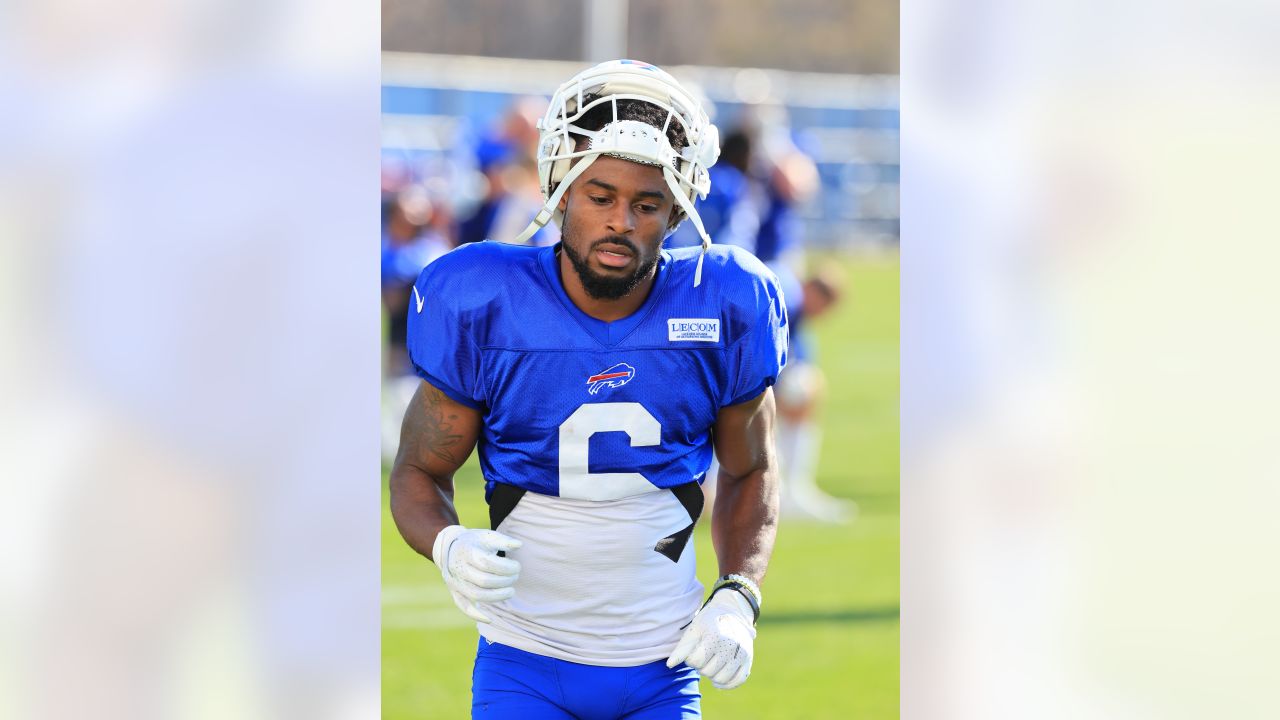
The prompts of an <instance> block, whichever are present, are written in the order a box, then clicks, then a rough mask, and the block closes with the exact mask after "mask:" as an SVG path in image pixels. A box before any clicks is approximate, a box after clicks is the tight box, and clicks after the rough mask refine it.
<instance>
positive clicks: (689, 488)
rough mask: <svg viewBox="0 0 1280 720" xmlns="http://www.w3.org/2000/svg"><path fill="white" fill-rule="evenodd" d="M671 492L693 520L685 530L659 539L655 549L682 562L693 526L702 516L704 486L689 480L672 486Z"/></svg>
mask: <svg viewBox="0 0 1280 720" xmlns="http://www.w3.org/2000/svg"><path fill="white" fill-rule="evenodd" d="M671 494H672V495H675V496H676V499H677V500H679V501H680V504H681V505H683V506H684V509H685V512H687V513H689V520H691V522H690V523H689V526H688V527H686V528H684V529H683V530H680V531H679V532H676V533H674V534H672V535H668V536H667V537H664V538H662V539H661V540H659V541H658V544H657V545H654V546H653V549H654V550H655V551H656V552H658V553H660V554H662V555H664V556H666V558H667V559H668V560H670V561H671V562H680V554H681V553H683V552H684V547H685V545H688V544H689V538H691V537H693V526H694V525H697V524H698V518H699V517H701V516H702V503H703V497H702V487H701V486H700V485H698V483H696V482H689V483H685V484H684V485H677V486H676V487H673V488H671Z"/></svg>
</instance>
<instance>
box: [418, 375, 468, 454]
mask: <svg viewBox="0 0 1280 720" xmlns="http://www.w3.org/2000/svg"><path fill="white" fill-rule="evenodd" d="M423 390H425V392H423V393H422V415H421V421H422V422H421V424H420V425H419V427H417V428H415V429H416V430H417V435H418V437H417V439H418V441H419V442H421V443H422V448H423V449H424V450H426V451H427V452H429V453H431V454H432V455H434V456H436V457H437V458H439V459H441V460H443V461H444V462H447V463H450V464H454V465H457V464H461V462H462V460H465V458H463V459H461V460H460V459H458V458H457V457H455V456H454V447H455V446H456V445H457V443H458V441H459V440H461V439H462V435H461V434H459V433H457V432H455V430H456V427H455V426H456V424H457V422H458V419H459V418H458V415H457V414H456V413H450V412H448V411H447V410H446V409H445V407H444V403H443V401H444V393H442V392H440V390H439V389H437V388H434V387H430V386H424V387H423Z"/></svg>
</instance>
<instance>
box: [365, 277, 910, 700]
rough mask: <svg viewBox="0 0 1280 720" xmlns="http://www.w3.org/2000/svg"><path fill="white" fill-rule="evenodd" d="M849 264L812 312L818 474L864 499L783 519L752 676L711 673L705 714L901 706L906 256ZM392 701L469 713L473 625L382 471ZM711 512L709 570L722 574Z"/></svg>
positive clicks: (478, 513) (385, 659)
mask: <svg viewBox="0 0 1280 720" xmlns="http://www.w3.org/2000/svg"><path fill="white" fill-rule="evenodd" d="M827 261H828V262H838V263H839V264H841V265H843V266H844V268H845V270H846V271H847V276H848V281H849V282H848V286H847V292H846V298H845V302H844V303H843V304H842V305H841V306H839V307H838V308H837V309H836V310H834V311H833V312H832V313H831V314H830V315H829V316H827V317H824V318H822V319H821V320H820V321H818V322H817V323H815V327H814V330H815V331H816V332H817V336H818V342H819V346H818V347H819V359H820V364H821V366H822V367H823V369H824V370H825V372H826V374H827V381H828V385H829V396H828V401H827V404H826V407H825V409H824V411H823V427H824V438H823V454H822V461H821V466H820V471H819V478H818V481H819V484H820V485H821V486H822V487H823V488H824V489H826V490H827V491H828V492H830V493H832V494H834V495H840V496H844V497H849V498H852V499H853V500H855V501H856V502H857V503H858V506H859V515H858V518H857V520H856V521H855V522H854V523H852V524H850V525H848V526H839V527H830V526H822V525H811V524H805V523H794V522H793V523H787V522H784V523H783V524H782V526H781V527H780V529H779V532H778V543H777V547H776V550H775V552H774V555H773V561H772V563H771V564H770V567H769V575H768V578H767V579H766V581H765V584H764V586H763V590H764V595H765V607H764V614H763V616H762V617H761V619H760V625H759V637H758V638H757V639H756V656H755V664H754V667H753V670H752V674H751V679H750V680H748V681H747V683H746V684H745V685H743V686H742V687H741V688H738V689H737V690H732V691H728V692H722V691H719V690H716V689H714V688H712V687H711V684H710V683H709V682H706V681H704V682H703V684H702V691H703V693H704V695H703V714H704V716H706V717H707V718H712V719H713V720H714V719H719V718H723V719H728V718H762V719H768V718H786V719H788V720H800V719H805V720H808V719H818V718H831V719H832V720H849V719H850V718H856V719H858V720H863V719H866V720H881V719H888V718H896V717H898V510H899V505H898V498H899V495H898V261H897V256H896V255H892V256H880V257H870V258H867V257H861V258H846V257H833V258H828V259H827ZM383 484H384V490H383V513H384V514H383V530H382V539H383V543H382V582H383V599H382V608H383V614H382V621H383V630H382V713H383V717H384V718H388V719H390V720H410V719H415V720H416V719H419V718H447V719H453V718H468V717H470V695H471V663H472V659H473V656H474V653H475V646H476V639H477V635H476V630H475V626H474V624H472V623H471V622H470V621H469V620H467V619H466V618H465V617H464V616H463V615H462V614H461V613H460V612H459V611H458V610H457V609H456V608H455V607H454V605H453V603H452V601H451V600H450V599H449V595H448V593H447V592H446V591H445V589H444V584H443V582H442V581H441V580H440V575H439V573H438V572H437V570H436V568H435V566H434V565H432V564H431V563H430V562H429V561H427V560H426V559H424V558H422V557H420V556H418V555H416V554H415V553H413V551H411V550H409V548H408V547H407V546H406V545H405V544H404V542H403V541H402V540H401V539H400V536H399V534H398V533H397V532H396V529H395V526H394V524H393V523H392V522H391V515H390V512H389V510H387V502H386V489H385V474H384V479H383ZM457 485H458V497H457V504H458V511H459V514H460V515H461V519H462V522H463V524H465V525H468V526H472V527H487V526H488V516H487V514H486V509H485V505H484V497H483V494H484V493H483V483H482V481H481V478H480V473H479V467H478V465H477V464H476V462H475V460H474V458H473V459H472V460H471V461H470V462H468V464H467V465H466V467H464V468H463V470H462V471H461V472H460V473H459V474H458V477H457ZM708 526H709V522H708V520H707V518H706V517H705V516H704V518H703V521H702V522H701V523H699V526H698V530H697V533H696V535H695V538H696V541H697V551H698V567H699V573H698V576H699V578H700V579H701V580H702V581H703V582H704V583H707V584H709V583H710V582H711V581H713V580H714V579H715V578H716V576H717V572H716V566H715V561H714V554H713V553H712V550H711V542H710V537H709V534H708V532H707V528H708Z"/></svg>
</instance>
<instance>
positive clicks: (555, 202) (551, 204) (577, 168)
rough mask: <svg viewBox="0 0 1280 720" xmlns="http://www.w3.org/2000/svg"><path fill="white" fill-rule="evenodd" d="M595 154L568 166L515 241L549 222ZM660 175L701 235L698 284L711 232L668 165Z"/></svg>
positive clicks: (696, 273) (695, 275)
mask: <svg viewBox="0 0 1280 720" xmlns="http://www.w3.org/2000/svg"><path fill="white" fill-rule="evenodd" d="M598 157H600V154H595V155H586V156H583V158H582V159H581V160H579V161H578V163H577V164H576V165H574V166H573V167H572V168H570V169H569V172H567V173H565V176H564V179H563V180H561V181H560V184H559V185H557V186H556V190H555V192H553V193H551V197H549V198H547V203H546V204H545V205H543V206H542V209H541V210H539V211H538V214H537V215H536V216H535V217H534V218H533V221H532V222H530V223H529V226H528V227H526V228H525V229H524V232H521V233H520V234H519V235H518V236H516V240H515V242H516V244H517V245H524V244H527V243H528V242H529V239H530V238H532V237H533V235H534V233H536V232H538V230H540V229H542V228H543V227H544V226H545V225H546V224H547V223H548V222H551V218H552V216H553V215H554V213H555V208H556V207H558V206H559V205H560V200H561V198H563V197H564V194H565V193H566V192H568V190H569V186H570V185H572V184H573V181H574V180H577V179H578V176H579V175H581V174H582V173H584V172H586V170H587V168H588V167H591V163H593V162H595V161H596V158H598ZM662 179H663V180H666V182H667V187H668V188H670V189H671V194H672V195H673V196H674V197H675V199H676V204H677V205H679V206H680V209H681V210H683V211H684V214H685V217H687V218H689V219H690V220H692V221H693V226H694V227H695V228H697V230H698V235H699V236H700V237H701V238H702V252H700V253H698V267H697V269H695V270H694V271H693V286H694V287H698V286H699V285H701V284H702V260H703V258H705V257H706V256H707V249H708V248H710V247H711V236H710V235H707V230H706V228H704V227H703V226H702V218H701V217H699V216H698V211H697V210H694V209H693V203H692V202H690V201H689V198H688V196H687V195H685V193H684V190H682V189H681V187H680V181H679V180H677V179H676V176H675V173H673V172H671V168H668V167H666V166H664V167H663V168H662Z"/></svg>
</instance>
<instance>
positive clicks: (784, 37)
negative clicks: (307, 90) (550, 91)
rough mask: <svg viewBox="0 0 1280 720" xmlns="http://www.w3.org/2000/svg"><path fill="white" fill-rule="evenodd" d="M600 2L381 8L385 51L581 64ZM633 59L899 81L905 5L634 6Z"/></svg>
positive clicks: (518, 0) (463, 2)
mask: <svg viewBox="0 0 1280 720" xmlns="http://www.w3.org/2000/svg"><path fill="white" fill-rule="evenodd" d="M592 1H593V0H382V47H383V49H384V50H396V51H405V52H427V53H443V54H460V55H490V56H498V57H515V58H532V59H546V60H582V59H583V57H584V47H583V28H584V27H585V10H584V4H585V3H588V2H592ZM627 5H628V10H627V15H628V31H627V54H628V55H629V56H630V57H633V58H638V59H643V60H650V61H653V62H656V63H659V64H664V65H683V64H694V65H728V66H744V67H767V68H780V69H784V70H797V71H812V72H836V73H890V74H897V72H898V0H629V2H628V4H627Z"/></svg>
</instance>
